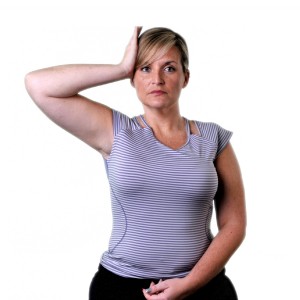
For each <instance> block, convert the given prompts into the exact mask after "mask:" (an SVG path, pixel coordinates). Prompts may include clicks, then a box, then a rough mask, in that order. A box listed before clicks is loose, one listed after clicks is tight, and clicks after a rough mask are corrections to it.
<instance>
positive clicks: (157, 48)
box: [135, 40, 175, 69]
mask: <svg viewBox="0 0 300 300" xmlns="http://www.w3.org/2000/svg"><path fill="white" fill-rule="evenodd" d="M174 44H175V43H174V42H171V43H170V41H166V40H161V41H156V43H153V41H149V42H148V43H141V44H140V45H139V51H138V55H137V60H136V66H135V69H138V68H140V67H142V66H146V65H149V64H151V63H153V62H154V61H156V60H158V59H160V58H161V57H163V56H164V55H165V54H166V53H167V52H168V51H169V50H170V49H171V48H172V47H173V46H174Z"/></svg>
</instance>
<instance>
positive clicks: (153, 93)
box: [150, 90, 166, 96]
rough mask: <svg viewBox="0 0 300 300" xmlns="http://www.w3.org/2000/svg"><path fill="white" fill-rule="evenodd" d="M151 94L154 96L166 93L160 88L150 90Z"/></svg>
mask: <svg viewBox="0 0 300 300" xmlns="http://www.w3.org/2000/svg"><path fill="white" fill-rule="evenodd" d="M150 94H151V95H155V96H160V95H163V94H166V92H164V91H162V90H154V91H151V92H150Z"/></svg>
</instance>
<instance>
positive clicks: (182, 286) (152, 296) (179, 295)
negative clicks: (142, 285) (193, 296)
mask: <svg viewBox="0 0 300 300" xmlns="http://www.w3.org/2000/svg"><path fill="white" fill-rule="evenodd" d="M143 293H144V296H145V298H146V299H148V300H182V299H185V298H186V297H187V296H188V295H189V294H190V293H189V292H188V291H187V284H186V280H185V278H173V279H167V280H164V281H162V280H161V281H159V282H158V283H157V284H154V283H151V285H150V287H149V288H148V289H144V290H143Z"/></svg>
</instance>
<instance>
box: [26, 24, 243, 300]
mask: <svg viewBox="0 0 300 300" xmlns="http://www.w3.org/2000/svg"><path fill="white" fill-rule="evenodd" d="M140 31H141V27H136V28H135V30H134V34H133V36H132V38H131V40H130V42H129V44H128V46H127V48H126V51H125V55H124V57H123V59H122V61H121V63H119V64H116V65H99V64H97V65H96V64H95V65H65V66H57V67H51V68H47V69H42V70H37V71H34V72H31V73H29V74H28V75H27V76H26V87H27V90H28V92H29V94H30V96H31V97H32V99H33V100H34V101H35V103H36V104H37V105H38V106H39V108H40V109H41V110H42V111H43V112H44V113H45V114H46V115H47V116H48V117H50V119H52V120H53V121H54V122H55V123H57V124H58V125H59V126H61V127H63V128H64V129H66V130H67V131H69V132H70V133H72V134H74V135H75V136H77V137H78V138H80V139H81V140H83V141H84V142H85V143H87V144H88V145H90V146H91V147H93V148H95V149H96V150H97V151H99V152H100V153H101V154H102V156H103V157H104V161H105V165H106V170H107V175H108V179H109V183H110V187H111V200H112V210H113V229H112V234H111V239H110V243H109V249H108V251H106V252H105V253H104V254H103V256H102V259H101V263H100V266H99V270H98V272H97V273H96V275H95V277H94V278H93V281H92V284H91V287H90V300H96V299H130V300H138V299H149V300H151V299H153V300H155V299H161V300H162V299H172V300H180V299H222V300H227V299H228V300H231V299H237V296H236V293H235V290H234V287H233V285H232V284H231V282H230V280H229V279H228V278H227V277H226V276H225V271H224V266H225V264H226V262H227V261H228V260H229V258H230V257H231V255H232V254H233V253H234V252H235V250H236V249H237V248H238V247H239V245H240V244H241V242H242V240H243V238H244V235H245V227H246V213H245V203H244V191H243V184H242V178H241V174H240V170H239V166H238V162H237V159H236V157H235V154H234V151H233V149H232V147H231V145H230V142H229V140H230V137H231V132H229V131H227V130H225V129H223V128H222V127H220V126H218V125H216V124H214V123H204V122H199V121H189V120H187V119H185V118H184V117H182V116H181V115H180V110H179V96H180V92H181V90H182V88H184V87H186V86H187V84H188V81H189V69H188V49H187V46H186V43H185V41H184V39H183V38H182V37H181V36H180V35H179V34H177V33H175V32H173V31H172V30H170V29H167V28H153V29H150V30H147V31H145V32H144V33H143V34H142V35H141V36H140V37H139V34H140ZM123 79H130V80H131V84H132V85H133V87H134V88H135V89H136V92H137V96H138V98H139V100H140V101H141V103H142V105H143V108H144V114H143V115H140V116H137V117H133V118H129V117H127V116H126V115H124V114H122V113H120V112H118V111H116V110H113V109H111V108H110V107H107V106H105V105H103V104H100V103H97V102H93V101H91V100H89V99H87V98H85V97H83V96H82V95H80V94H79V93H80V91H82V90H85V89H88V88H91V87H95V86H100V85H103V84H108V83H112V82H115V81H118V80H123ZM213 201H214V202H215V207H216V216H217V222H218V229H219V231H218V234H217V235H216V236H215V237H213V236H212V235H211V233H210V220H211V214H212V206H213Z"/></svg>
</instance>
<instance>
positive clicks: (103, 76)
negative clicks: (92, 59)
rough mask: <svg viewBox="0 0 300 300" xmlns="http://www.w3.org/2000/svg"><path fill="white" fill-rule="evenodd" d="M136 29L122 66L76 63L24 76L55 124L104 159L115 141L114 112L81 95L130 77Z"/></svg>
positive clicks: (29, 90)
mask: <svg viewBox="0 0 300 300" xmlns="http://www.w3.org/2000/svg"><path fill="white" fill-rule="evenodd" d="M140 31H141V28H140V27H136V28H135V30H134V33H133V36H132V38H131V40H130V42H129V44H128V46H127V48H126V51H125V55H124V57H123V59H122V61H121V63H119V64H115V65H108V64H106V65H104V64H93V65H91V64H80V65H78V64H74V65H63V66H55V67H50V68H45V69H41V70H36V71H33V72H30V73H28V74H27V75H26V77H25V85H26V88H27V91H28V93H29V95H30V96H31V98H32V99H33V101H34V102H35V103H36V104H37V106H38V107H39V108H40V109H41V110H42V111H43V112H44V113H45V114H46V115H47V116H48V117H49V118H50V119H51V120H53V121H54V122H55V123H56V124H58V125H59V126H61V127H62V128H64V129H66V130H67V131H68V132H70V133H72V134H73V135H75V136H77V137H78V138H80V139H81V140H83V141H84V142H86V143H87V144H89V145H90V146H91V147H93V148H95V149H96V150H98V151H100V152H101V153H102V154H103V155H104V156H107V155H109V153H110V150H111V146H112V142H113V129H112V111H111V109H110V108H109V107H107V106H105V105H103V104H100V103H98V102H94V101H92V100H90V99H87V98H86V97H83V96H82V95H79V93H80V92H81V91H83V90H85V89H88V88H91V87H95V86H100V85H103V84H108V83H111V82H115V81H119V80H123V79H126V78H131V77H132V75H133V71H134V65H135V59H136V54H137V38H138V35H139V33H140Z"/></svg>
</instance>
